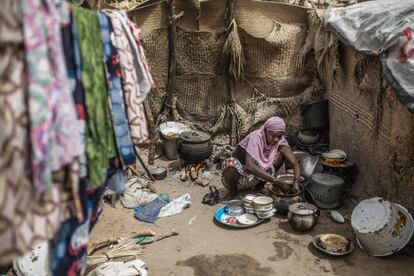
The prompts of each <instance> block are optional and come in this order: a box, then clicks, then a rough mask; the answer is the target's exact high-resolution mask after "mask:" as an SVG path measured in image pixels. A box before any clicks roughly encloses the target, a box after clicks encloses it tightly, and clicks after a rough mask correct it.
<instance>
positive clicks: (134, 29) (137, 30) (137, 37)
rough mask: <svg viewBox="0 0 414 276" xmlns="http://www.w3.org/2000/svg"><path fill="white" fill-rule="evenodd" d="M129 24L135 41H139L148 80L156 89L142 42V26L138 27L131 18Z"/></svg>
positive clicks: (141, 57) (139, 51) (138, 45)
mask: <svg viewBox="0 0 414 276" xmlns="http://www.w3.org/2000/svg"><path fill="white" fill-rule="evenodd" d="M128 26H129V27H130V28H131V32H132V34H133V35H134V38H135V41H136V43H137V47H138V53H139V55H140V60H141V62H142V64H143V66H144V70H145V71H144V73H145V74H146V76H147V78H148V80H149V81H150V83H151V87H152V89H153V90H155V89H156V88H157V87H156V85H155V82H154V79H153V78H152V75H151V72H150V70H149V66H148V62H147V58H146V57H145V52H144V47H143V46H142V43H141V40H142V37H141V28H140V27H138V25H137V24H135V23H134V22H132V21H131V20H128Z"/></svg>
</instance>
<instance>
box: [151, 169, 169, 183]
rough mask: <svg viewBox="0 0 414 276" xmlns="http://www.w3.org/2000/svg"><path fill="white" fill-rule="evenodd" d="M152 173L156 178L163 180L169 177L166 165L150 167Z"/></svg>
mask: <svg viewBox="0 0 414 276" xmlns="http://www.w3.org/2000/svg"><path fill="white" fill-rule="evenodd" d="M150 173H151V175H152V176H153V177H154V178H155V179H156V180H161V179H164V178H166V177H167V169H166V168H165V167H156V168H154V169H150Z"/></svg>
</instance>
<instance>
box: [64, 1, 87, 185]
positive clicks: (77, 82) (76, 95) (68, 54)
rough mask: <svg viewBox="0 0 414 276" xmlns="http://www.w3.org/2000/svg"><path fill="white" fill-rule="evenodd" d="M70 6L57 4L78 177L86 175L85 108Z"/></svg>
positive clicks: (76, 41) (80, 63)
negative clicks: (77, 142)
mask: <svg viewBox="0 0 414 276" xmlns="http://www.w3.org/2000/svg"><path fill="white" fill-rule="evenodd" d="M71 9H72V8H71V6H70V5H69V4H68V3H66V2H65V1H61V2H60V4H59V5H58V11H59V13H60V20H61V25H62V43H63V52H64V56H65V62H66V69H67V74H68V79H69V81H70V90H71V92H72V96H73V99H74V102H75V107H76V112H77V120H76V130H77V133H78V135H79V139H80V149H81V154H80V155H79V163H80V169H79V173H80V178H82V179H83V178H86V177H87V157H86V151H85V150H86V110H85V96H84V90H83V85H82V60H81V54H80V49H79V42H78V38H77V33H76V28H75V25H74V24H73V20H72V14H71Z"/></svg>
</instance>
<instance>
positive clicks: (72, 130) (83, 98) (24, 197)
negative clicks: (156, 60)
mask: <svg viewBox="0 0 414 276" xmlns="http://www.w3.org/2000/svg"><path fill="white" fill-rule="evenodd" d="M2 5H3V8H2V10H1V11H0V31H1V33H2V36H1V38H0V54H1V56H2V58H1V59H0V65H1V66H0V73H1V75H2V78H1V79H0V92H2V93H0V111H2V112H0V127H1V128H2V129H4V130H5V131H4V132H3V133H1V134H0V146H1V148H2V153H1V155H0V180H1V181H2V183H4V187H3V188H2V189H0V222H2V223H3V224H4V225H7V226H6V227H5V228H4V229H1V230H0V243H1V244H2V246H1V247H0V265H4V264H7V263H9V262H10V261H11V260H13V259H15V258H17V257H20V256H22V255H23V254H25V253H27V252H28V251H30V249H31V248H32V247H33V246H34V245H35V244H37V243H39V242H40V241H44V240H50V239H52V241H51V248H50V254H51V260H52V261H51V274H52V275H61V274H68V273H69V271H70V272H71V273H75V274H80V273H82V272H84V271H85V269H86V247H87V244H88V233H89V230H90V229H91V228H92V227H93V225H94V223H95V222H96V221H97V219H98V217H99V214H100V212H101V202H102V200H101V197H102V194H103V192H104V190H105V188H106V185H107V183H108V182H110V181H111V179H118V178H119V177H122V175H123V174H124V169H125V168H126V167H127V166H129V165H132V164H135V161H136V159H135V158H136V157H135V153H134V145H138V144H142V143H145V142H146V141H147V139H148V127H147V122H146V118H145V110H144V105H143V102H144V100H145V98H146V96H147V95H148V94H149V93H150V91H151V90H152V89H154V88H155V83H154V80H153V78H152V76H151V73H150V70H149V66H148V63H147V62H146V58H145V54H144V49H143V47H142V44H141V30H140V28H139V27H138V26H137V25H136V24H134V23H133V22H131V21H130V20H129V19H128V17H127V15H126V14H125V13H124V12H122V11H117V10H103V11H101V12H94V11H90V10H86V9H83V8H80V7H77V6H75V5H72V4H69V3H67V2H65V1H57V0H19V1H15V0H5V1H4V3H2ZM3 57H4V58H3ZM3 76H4V77H3ZM2 185H3V184H2ZM29 199H30V200H29Z"/></svg>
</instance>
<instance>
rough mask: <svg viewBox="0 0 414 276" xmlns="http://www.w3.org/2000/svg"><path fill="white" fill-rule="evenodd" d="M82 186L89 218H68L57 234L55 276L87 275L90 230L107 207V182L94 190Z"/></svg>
mask: <svg viewBox="0 0 414 276" xmlns="http://www.w3.org/2000/svg"><path fill="white" fill-rule="evenodd" d="M81 187H84V188H83V189H81V191H80V193H81V194H82V196H83V200H82V202H83V203H84V206H82V207H83V210H84V217H85V220H84V221H83V222H81V223H79V221H78V220H76V219H69V220H67V221H65V222H64V223H63V224H62V225H61V228H60V230H59V231H58V233H57V235H56V236H55V237H54V238H53V240H52V241H51V242H50V248H51V249H50V260H51V263H50V270H51V275H56V276H58V275H84V273H85V271H86V268H87V264H86V255H87V248H88V243H89V232H90V230H91V229H92V228H93V226H94V225H95V223H96V222H97V220H98V218H99V216H100V214H101V213H102V210H103V209H102V208H103V199H102V198H103V195H104V191H105V189H106V185H102V186H101V187H98V188H96V189H94V190H88V191H87V189H86V185H84V186H81Z"/></svg>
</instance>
